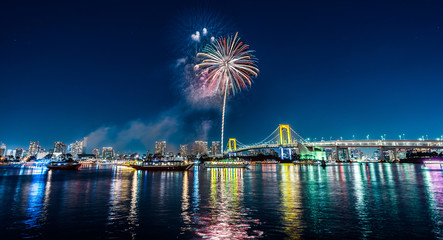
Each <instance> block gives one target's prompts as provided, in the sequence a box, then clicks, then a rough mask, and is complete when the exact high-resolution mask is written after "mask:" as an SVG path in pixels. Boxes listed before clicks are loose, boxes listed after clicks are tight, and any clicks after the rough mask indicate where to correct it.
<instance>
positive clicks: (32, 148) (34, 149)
mask: <svg viewBox="0 0 443 240" xmlns="http://www.w3.org/2000/svg"><path fill="white" fill-rule="evenodd" d="M39 150H40V146H39V145H38V141H35V142H31V143H30V144H29V151H28V156H35V155H36V154H37V153H38V152H39Z"/></svg>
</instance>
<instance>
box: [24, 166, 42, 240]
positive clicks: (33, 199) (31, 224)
mask: <svg viewBox="0 0 443 240" xmlns="http://www.w3.org/2000/svg"><path fill="white" fill-rule="evenodd" d="M45 172H46V171H45V170H43V169H42V168H39V169H38V168H32V169H28V172H27V173H26V174H30V175H31V176H32V181H31V183H30V184H29V185H28V184H26V185H25V186H24V187H23V189H22V190H21V192H22V194H24V195H27V197H23V199H24V198H27V206H26V211H25V212H26V216H27V219H26V220H24V221H23V223H24V224H25V229H26V230H27V231H26V237H27V238H34V237H38V236H39V235H40V234H41V233H40V232H39V229H40V228H41V226H42V224H43V223H42V222H41V220H42V216H43V215H44V212H43V208H44V206H45V205H44V201H43V200H44V196H45V195H44V193H45V181H44V178H45V175H44V174H42V173H45ZM22 174H24V173H23V172H22Z"/></svg>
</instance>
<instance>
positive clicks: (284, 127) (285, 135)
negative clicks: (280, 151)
mask: <svg viewBox="0 0 443 240" xmlns="http://www.w3.org/2000/svg"><path fill="white" fill-rule="evenodd" d="M278 128H279V130H280V145H282V146H284V145H287V144H291V143H292V140H291V128H290V127H289V125H288V124H280V125H279V126H278Z"/></svg>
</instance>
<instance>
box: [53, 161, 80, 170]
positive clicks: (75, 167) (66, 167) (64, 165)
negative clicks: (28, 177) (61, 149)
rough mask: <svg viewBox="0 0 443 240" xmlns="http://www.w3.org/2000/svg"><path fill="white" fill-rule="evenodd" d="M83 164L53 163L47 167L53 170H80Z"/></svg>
mask: <svg viewBox="0 0 443 240" xmlns="http://www.w3.org/2000/svg"><path fill="white" fill-rule="evenodd" d="M80 166H81V163H79V162H76V161H53V162H50V163H49V164H48V165H47V166H46V167H47V168H49V169H52V170H78V169H79V168H80Z"/></svg>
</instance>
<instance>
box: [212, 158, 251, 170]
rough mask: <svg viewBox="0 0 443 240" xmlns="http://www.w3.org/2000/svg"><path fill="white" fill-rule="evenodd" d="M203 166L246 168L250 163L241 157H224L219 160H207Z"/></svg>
mask: <svg viewBox="0 0 443 240" xmlns="http://www.w3.org/2000/svg"><path fill="white" fill-rule="evenodd" d="M203 166H205V167H207V168H246V167H248V166H249V163H248V162H247V161H244V160H239V159H223V160H219V161H206V162H205V163H203Z"/></svg>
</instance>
